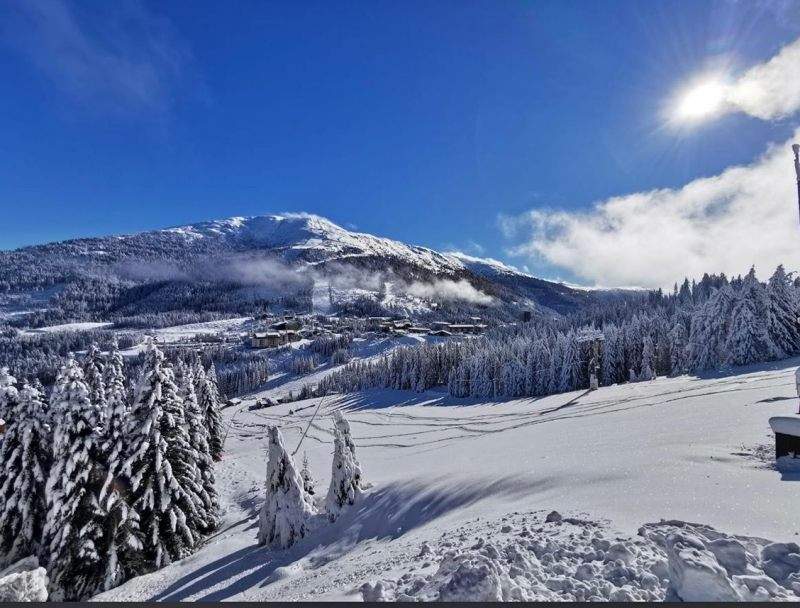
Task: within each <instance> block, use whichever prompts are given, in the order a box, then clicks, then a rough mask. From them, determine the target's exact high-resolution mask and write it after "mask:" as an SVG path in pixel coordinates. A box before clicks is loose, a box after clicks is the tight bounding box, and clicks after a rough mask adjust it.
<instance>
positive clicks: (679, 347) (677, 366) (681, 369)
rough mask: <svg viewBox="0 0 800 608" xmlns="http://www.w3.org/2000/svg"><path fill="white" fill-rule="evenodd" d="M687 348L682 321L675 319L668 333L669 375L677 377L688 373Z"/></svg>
mask: <svg viewBox="0 0 800 608" xmlns="http://www.w3.org/2000/svg"><path fill="white" fill-rule="evenodd" d="M688 346H689V335H688V333H687V331H686V326H685V325H684V321H683V320H681V319H680V318H678V319H676V321H675V323H674V325H673V326H672V329H671V330H670V332H669V363H670V374H671V375H674V376H679V375H681V374H685V373H686V372H687V371H688V367H689V361H688Z"/></svg>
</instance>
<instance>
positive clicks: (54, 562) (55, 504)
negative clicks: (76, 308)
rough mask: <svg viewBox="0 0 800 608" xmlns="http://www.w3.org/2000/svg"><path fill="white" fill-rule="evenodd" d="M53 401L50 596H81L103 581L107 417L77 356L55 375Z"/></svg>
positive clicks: (48, 540)
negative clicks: (102, 500) (101, 497)
mask: <svg viewBox="0 0 800 608" xmlns="http://www.w3.org/2000/svg"><path fill="white" fill-rule="evenodd" d="M52 403H53V405H54V410H55V429H54V434H53V465H52V467H51V469H50V474H49V476H48V480H47V486H46V493H47V499H48V514H47V522H46V526H45V528H46V529H45V533H44V538H45V542H46V543H47V545H48V550H47V551H46V554H47V562H48V575H49V578H50V586H51V589H52V591H51V597H52V598H53V599H56V600H82V599H85V598H87V597H89V596H90V595H92V594H93V593H95V592H96V591H97V590H98V589H100V588H101V584H102V573H103V568H102V561H103V559H104V556H103V555H102V554H101V553H100V551H99V547H100V545H101V544H102V542H103V528H104V514H103V512H102V510H101V508H100V505H99V502H98V496H99V494H100V490H101V488H102V485H103V481H104V479H105V473H106V472H105V469H104V467H103V466H102V464H101V462H102V459H101V452H102V450H101V441H102V428H103V424H104V420H103V416H102V412H101V410H100V408H99V407H98V406H97V405H95V404H93V403H92V402H91V400H90V398H89V387H88V386H87V385H86V382H85V381H84V376H83V371H82V370H81V368H80V367H79V366H78V364H77V363H76V362H75V360H74V359H73V358H72V357H70V358H69V359H68V360H67V362H66V364H65V365H64V367H62V369H61V371H60V372H59V375H58V377H57V378H56V384H55V388H54V389H53V396H52Z"/></svg>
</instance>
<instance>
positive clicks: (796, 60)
mask: <svg viewBox="0 0 800 608" xmlns="http://www.w3.org/2000/svg"><path fill="white" fill-rule="evenodd" d="M798 66H800V39H798V40H795V41H794V42H792V43H791V44H788V45H786V46H785V47H783V48H782V49H781V51H780V52H779V53H778V54H777V55H775V56H774V57H773V58H772V59H770V60H769V61H767V62H766V63H762V64H759V65H756V66H754V67H752V68H750V69H749V70H747V71H746V72H745V73H744V74H742V76H740V77H739V78H738V79H737V80H736V81H735V82H734V83H733V84H732V85H731V87H730V90H729V93H728V95H727V97H726V99H727V101H728V103H729V104H730V107H731V109H732V110H738V111H741V112H745V113H747V114H750V115H751V116H755V117H756V118H761V119H763V120H770V119H776V118H785V117H787V116H791V115H792V114H794V113H795V112H797V111H798V110H800V78H798V77H797V69H798Z"/></svg>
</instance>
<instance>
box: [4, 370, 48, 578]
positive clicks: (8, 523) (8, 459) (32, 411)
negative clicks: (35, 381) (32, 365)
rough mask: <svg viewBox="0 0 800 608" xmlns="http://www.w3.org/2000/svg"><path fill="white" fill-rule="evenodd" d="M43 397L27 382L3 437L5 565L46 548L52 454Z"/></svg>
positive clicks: (36, 553) (10, 416) (9, 418)
mask: <svg viewBox="0 0 800 608" xmlns="http://www.w3.org/2000/svg"><path fill="white" fill-rule="evenodd" d="M43 403H44V397H43V395H42V394H41V393H40V392H39V391H37V390H36V389H35V388H32V387H31V386H28V385H25V386H23V388H22V390H21V391H20V392H19V395H18V399H17V400H16V407H15V410H14V411H13V412H11V414H10V415H9V417H8V420H7V426H6V431H5V434H4V441H3V442H2V443H0V463H2V466H0V569H2V568H3V567H4V566H7V565H9V564H11V563H14V562H16V561H17V560H20V559H22V558H23V557H27V556H29V555H38V554H40V552H41V551H42V546H41V541H42V532H43V530H44V522H45V520H46V517H47V501H46V500H45V484H46V483H47V475H48V472H49V469H50V459H51V453H50V429H49V428H48V427H47V426H46V425H45V424H44V423H43V418H44V410H45V408H44V406H43Z"/></svg>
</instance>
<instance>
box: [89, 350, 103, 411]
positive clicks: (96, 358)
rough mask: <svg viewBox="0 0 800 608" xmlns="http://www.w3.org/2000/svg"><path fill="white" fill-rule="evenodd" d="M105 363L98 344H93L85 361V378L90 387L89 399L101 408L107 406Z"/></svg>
mask: <svg viewBox="0 0 800 608" xmlns="http://www.w3.org/2000/svg"><path fill="white" fill-rule="evenodd" d="M104 368H105V363H104V362H103V357H102V355H101V353H100V349H99V348H98V347H97V344H92V345H91V346H90V347H89V350H88V351H87V353H86V357H85V358H84V360H83V377H84V380H85V381H86V386H88V387H89V399H91V401H92V403H94V404H95V405H97V406H98V407H100V408H105V406H106V387H105V380H104V378H103V370H104Z"/></svg>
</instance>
